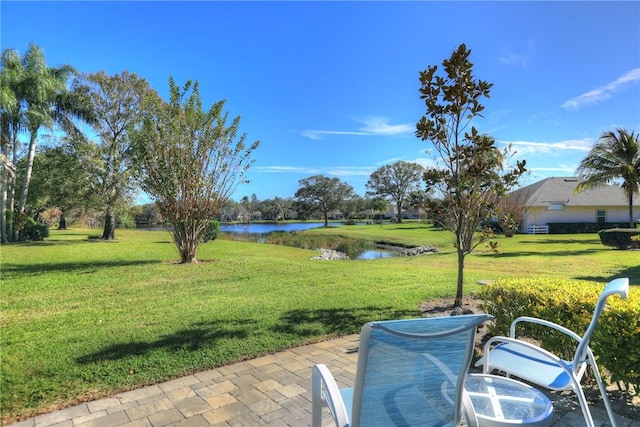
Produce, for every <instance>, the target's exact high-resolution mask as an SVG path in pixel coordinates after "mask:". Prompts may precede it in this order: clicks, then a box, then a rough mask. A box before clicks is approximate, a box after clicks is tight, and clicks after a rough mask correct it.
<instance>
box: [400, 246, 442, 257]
mask: <svg viewBox="0 0 640 427" xmlns="http://www.w3.org/2000/svg"><path fill="white" fill-rule="evenodd" d="M437 251H438V250H437V249H436V248H434V247H432V246H416V247H415V248H407V249H403V250H402V254H403V255H404V256H416V255H422V254H428V253H434V252H437Z"/></svg>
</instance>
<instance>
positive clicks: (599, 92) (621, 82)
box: [562, 68, 640, 110]
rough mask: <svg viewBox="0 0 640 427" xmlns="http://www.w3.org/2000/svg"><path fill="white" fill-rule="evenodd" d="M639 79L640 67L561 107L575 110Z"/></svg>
mask: <svg viewBox="0 0 640 427" xmlns="http://www.w3.org/2000/svg"><path fill="white" fill-rule="evenodd" d="M638 81H640V68H635V69H633V70H631V71H629V72H627V73H626V74H624V75H623V76H621V77H619V78H617V79H616V80H614V81H613V82H611V83H608V84H606V85H604V86H601V87H599V88H596V89H593V90H590V91H588V92H586V93H583V94H582V95H579V96H576V97H575V98H572V99H570V100H568V101H565V102H564V103H563V104H562V108H566V109H571V110H576V109H578V108H580V107H582V106H584V105H588V104H595V103H598V102H600V101H604V100H605V99H608V98H611V96H612V94H613V92H615V91H617V90H620V89H621V88H623V87H624V86H626V85H628V84H632V83H635V82H638Z"/></svg>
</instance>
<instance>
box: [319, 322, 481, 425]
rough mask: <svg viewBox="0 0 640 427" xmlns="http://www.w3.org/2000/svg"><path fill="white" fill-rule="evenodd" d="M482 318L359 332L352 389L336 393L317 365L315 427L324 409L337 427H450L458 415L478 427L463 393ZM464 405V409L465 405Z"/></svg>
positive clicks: (368, 327) (378, 325) (386, 325)
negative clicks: (475, 338) (325, 407)
mask: <svg viewBox="0 0 640 427" xmlns="http://www.w3.org/2000/svg"><path fill="white" fill-rule="evenodd" d="M492 318H493V317H492V316H490V315H487V314H482V315H462V316H448V317H433V318H420V319H410V320H390V321H382V322H370V323H367V324H365V325H364V326H363V327H362V331H361V333H360V346H359V349H358V364H357V367H356V378H355V386H354V387H353V388H349V389H339V388H338V386H337V384H336V382H335V379H334V378H333V376H332V375H331V373H330V372H329V369H328V368H327V367H326V366H325V365H323V364H318V365H315V366H314V367H313V377H312V426H313V427H320V426H321V425H322V409H323V407H324V406H325V405H326V406H328V407H329V411H330V412H331V415H332V417H333V420H334V421H335V424H336V426H338V427H346V426H355V427H357V426H366V427H376V426H385V427H389V426H447V425H450V426H455V425H457V424H458V423H459V422H460V419H461V416H462V413H463V410H464V416H465V419H466V421H467V425H469V426H474V425H476V424H477V420H476V418H475V414H474V412H473V409H472V408H473V406H472V405H471V400H470V399H469V398H468V396H467V395H466V393H465V391H464V381H465V378H466V376H467V373H468V370H469V367H470V364H471V358H472V356H473V349H474V337H475V334H476V328H477V326H478V325H480V324H481V323H482V322H484V321H486V320H489V319H492ZM463 400H464V402H463Z"/></svg>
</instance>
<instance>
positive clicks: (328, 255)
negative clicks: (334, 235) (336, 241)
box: [311, 249, 349, 261]
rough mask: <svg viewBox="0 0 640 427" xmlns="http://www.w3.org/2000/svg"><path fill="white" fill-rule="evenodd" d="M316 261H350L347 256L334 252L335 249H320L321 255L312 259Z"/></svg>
mask: <svg viewBox="0 0 640 427" xmlns="http://www.w3.org/2000/svg"><path fill="white" fill-rule="evenodd" d="M311 259H312V260H316V261H333V260H348V259H349V257H348V256H347V254H345V253H342V252H338V251H334V250H333V249H320V255H318V256H314V257H312V258H311Z"/></svg>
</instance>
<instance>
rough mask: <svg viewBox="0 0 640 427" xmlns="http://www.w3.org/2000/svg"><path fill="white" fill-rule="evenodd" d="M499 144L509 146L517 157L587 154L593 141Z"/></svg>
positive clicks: (509, 142)
mask: <svg viewBox="0 0 640 427" xmlns="http://www.w3.org/2000/svg"><path fill="white" fill-rule="evenodd" d="M498 142H499V143H500V144H503V145H505V146H506V145H509V144H511V145H512V146H513V148H514V149H515V150H516V151H517V153H518V155H519V156H521V155H525V154H545V153H547V154H548V153H554V152H563V151H574V152H575V151H578V152H584V153H586V152H588V151H589V150H591V148H592V146H593V139H591V138H585V139H567V140H565V141H558V142H534V141H498Z"/></svg>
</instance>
